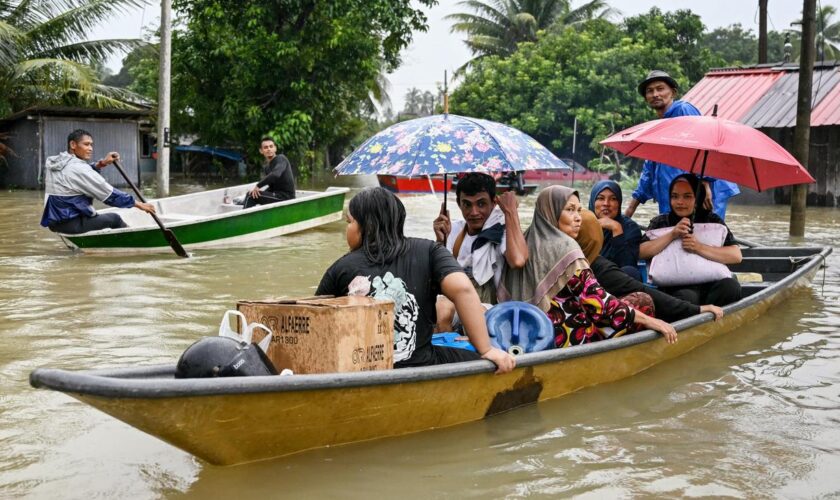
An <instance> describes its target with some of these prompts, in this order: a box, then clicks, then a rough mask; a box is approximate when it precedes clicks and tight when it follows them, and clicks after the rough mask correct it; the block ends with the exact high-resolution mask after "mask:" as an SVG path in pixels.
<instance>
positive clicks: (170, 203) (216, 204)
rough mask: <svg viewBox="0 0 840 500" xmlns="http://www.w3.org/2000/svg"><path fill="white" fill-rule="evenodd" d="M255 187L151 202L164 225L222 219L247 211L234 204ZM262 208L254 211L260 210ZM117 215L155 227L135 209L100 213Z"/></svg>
mask: <svg viewBox="0 0 840 500" xmlns="http://www.w3.org/2000/svg"><path fill="white" fill-rule="evenodd" d="M253 187H254V184H253V183H251V184H241V185H239V186H233V187H227V188H219V189H213V190H210V191H202V192H199V193H189V194H185V195H180V196H172V197H169V198H161V199H153V200H148V201H149V203H152V204H154V206H155V211H156V213H157V215H158V217H159V218H160V220H161V222H163V223H164V224H167V225H169V224H172V223H178V222H189V221H195V220H198V219H203V218H206V217H212V216H214V215H222V214H227V213H231V212H238V211H241V210H243V207H242V205H239V204H236V203H233V202H234V201H236V200H241V199H243V198H244V197H245V195H246V194H247V192H248V191H249V190H250V189H251V188H253ZM314 194H320V192H319V191H302V190H298V191H297V197H298V198H302V197H306V196H311V195H314ZM258 208H259V207H254V208H253V209H254V210H257V209H258ZM106 211H107V212H112V211H116V212H118V213H119V214H120V216H121V217H122V218H123V220H124V221H125V223H126V224H128V226H129V227H145V226H154V225H155V223H154V221H153V220H152V218H151V217H149V216H148V215H146V214H145V213H143V212H141V211H140V210H134V209H108V210H100V212H106Z"/></svg>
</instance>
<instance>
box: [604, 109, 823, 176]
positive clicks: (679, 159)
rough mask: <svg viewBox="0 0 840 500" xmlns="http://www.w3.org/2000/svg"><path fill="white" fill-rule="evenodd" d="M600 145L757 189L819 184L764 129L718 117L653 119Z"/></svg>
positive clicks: (613, 136)
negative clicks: (759, 129)
mask: <svg viewBox="0 0 840 500" xmlns="http://www.w3.org/2000/svg"><path fill="white" fill-rule="evenodd" d="M601 144H603V145H605V146H609V147H611V148H613V149H615V150H617V151H619V152H621V153H624V154H625V155H627V156H633V157H636V158H643V159H646V160H653V161H657V162H661V163H665V164H667V165H673V166H674V167H677V168H679V169H682V170H685V171H687V172H691V173H693V174H699V175H700V176H701V177H702V176H704V175H707V176H709V177H714V178H716V179H724V180H727V181H732V182H735V183H737V184H740V185H742V186H747V187H750V188H752V189H755V190H757V191H762V190H764V189H770V188H774V187H779V186H788V185H790V184H807V183H811V182H816V181H815V180H814V178H813V177H811V174H809V173H808V171H807V170H806V169H805V168H804V167H803V166H802V165H800V164H799V162H798V161H796V158H794V157H793V155H791V154H790V153H788V152H787V151H786V150H785V149H784V148H783V147H781V146H780V145H779V144H777V143H776V142H775V141H773V139H771V138H769V137H767V136H766V135H765V134H764V133H762V132H759V131H758V130H756V129H754V128H752V127H749V126H747V125H744V124H742V123H738V122H734V121H731V120H724V119H722V118H717V117H715V116H678V117H674V118H665V119H661V120H653V121H649V122H645V123H641V124H639V125H636V126H635V127H630V128H628V129H626V130H623V131H621V132H618V133H616V134H613V135H612V136H610V137H607V138H606V139H604V140H603V141H601Z"/></svg>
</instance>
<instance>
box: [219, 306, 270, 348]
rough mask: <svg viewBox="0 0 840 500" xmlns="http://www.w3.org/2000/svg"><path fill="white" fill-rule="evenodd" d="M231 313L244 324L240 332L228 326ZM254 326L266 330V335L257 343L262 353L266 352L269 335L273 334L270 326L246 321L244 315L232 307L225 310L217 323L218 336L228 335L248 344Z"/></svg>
mask: <svg viewBox="0 0 840 500" xmlns="http://www.w3.org/2000/svg"><path fill="white" fill-rule="evenodd" d="M231 314H233V315H235V316H238V317H239V321H240V323H241V324H242V325H244V326H243V328H242V329H243V332H242V334H240V333H239V332H237V331H236V330H234V329H232V328H231V327H230V315H231ZM255 328H262V329H263V330H264V331H265V332H266V336H265V337H264V338H263V339H262V340H261V341H260V343H259V344H257V345H258V346H259V347H260V349H262V351H263V352H264V353H268V346H269V344H271V337H272V336H273V335H274V333H273V332H272V331H271V328H269V327H267V326H265V325H264V324H262V323H248V321H247V320H246V319H245V315H244V314H242V313H241V312H239V311H234V310H232V309H231V310H229V311H225V314H224V316H222V323H221V324H220V325H219V336H220V337H229V338H232V339H233V340H236V341H239V342H244V343H246V344H250V343H251V339H252V338H253V336H254V329H255Z"/></svg>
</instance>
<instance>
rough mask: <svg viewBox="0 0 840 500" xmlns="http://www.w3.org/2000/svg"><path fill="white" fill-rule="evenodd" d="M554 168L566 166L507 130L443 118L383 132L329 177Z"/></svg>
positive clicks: (472, 120)
mask: <svg viewBox="0 0 840 500" xmlns="http://www.w3.org/2000/svg"><path fill="white" fill-rule="evenodd" d="M559 168H569V166H568V165H566V164H565V163H564V162H563V161H561V160H560V159H559V158H557V157H556V156H554V154H552V153H551V151H549V150H548V149H546V148H545V147H544V146H543V145H542V144H540V143H538V142H537V141H536V140H534V139H533V138H531V137H530V136H528V135H527V134H525V133H523V132H520V131H519V130H517V129H515V128H513V127H508V126H507V125H502V124H501V123H496V122H491V121H487V120H480V119H478V118H467V117H464V116H458V115H451V114H443V115H434V116H428V117H424V118H417V119H415V120H409V121H405V122H401V123H397V124H395V125H392V126H390V127H388V128H387V129H385V130H383V131H381V132H379V133H378V134H376V135H374V136H373V137H371V138H370V139H368V140H367V141H365V143H364V144H362V145H361V146H360V147H359V148H357V149H356V150H355V151H354V152H353V153H352V154H351V155H350V156H348V157H347V158H345V159H344V161H342V162H341V163H340V164H339V165H338V166H337V167H336V168H335V173H336V174H337V175H360V174H380V175H398V176H407V177H413V176H427V175H435V174H447V173H450V174H451V173H461V172H485V173H488V174H492V173H496V172H506V171H520V170H546V169H559Z"/></svg>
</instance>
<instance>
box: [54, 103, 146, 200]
mask: <svg viewBox="0 0 840 500" xmlns="http://www.w3.org/2000/svg"><path fill="white" fill-rule="evenodd" d="M43 122H44V123H43V129H44V156H45V157H47V156H52V155H56V154H58V153H60V152H61V151H66V150H67V135H68V134H69V133H70V132H72V131H73V130H75V129H77V128H80V129H84V130H87V131H88V132H90V133H91V135H92V136H93V161H96V160H98V159H100V158H102V157H104V156H105V155H106V154H108V153H109V152H111V151H117V152H119V153H120V157H121V159H122V161H121V162H120V164H121V165H122V167H123V169H124V170H125V173H126V174H128V177H129V179H131V180H132V181H134V182H135V183H137V182H139V180H140V174H139V166H140V163H139V157H138V156H139V155H138V149H139V146H140V145H139V143H140V134H139V131H138V125H137V121H136V120H106V119H95V118H94V119H79V118H59V117H43ZM41 168H43V166H42V167H41ZM102 175H103V176H104V177H105V180H107V181H108V182H109V183H110V184H111V185H112V186H116V187H127V186H128V184H127V183H126V182H125V180H124V179H123V178H122V176H121V175H120V173H119V172H118V171H117V169H115V168H105V169H102ZM40 185H43V182H41V184H40Z"/></svg>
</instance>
